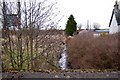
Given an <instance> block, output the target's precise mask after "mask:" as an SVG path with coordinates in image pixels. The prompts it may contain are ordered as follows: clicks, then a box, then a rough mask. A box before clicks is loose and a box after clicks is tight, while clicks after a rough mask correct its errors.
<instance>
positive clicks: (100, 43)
mask: <svg viewBox="0 0 120 80" xmlns="http://www.w3.org/2000/svg"><path fill="white" fill-rule="evenodd" d="M119 34H120V33H119ZM118 37H119V36H118V34H114V35H108V36H105V37H97V38H94V37H93V36H92V34H90V33H88V34H85V35H77V36H75V38H73V39H72V40H71V41H69V43H68V45H67V47H68V48H67V53H68V66H69V67H70V68H73V69H120V62H119V61H120V52H119V50H118V49H119V45H118Z"/></svg>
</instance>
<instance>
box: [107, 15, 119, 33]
mask: <svg viewBox="0 0 120 80" xmlns="http://www.w3.org/2000/svg"><path fill="white" fill-rule="evenodd" d="M117 32H118V24H117V20H116V17H115V14H114V15H113V19H112V22H111V26H110V31H109V33H110V34H114V33H117Z"/></svg>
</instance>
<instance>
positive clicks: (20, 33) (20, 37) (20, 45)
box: [18, 0, 23, 69]
mask: <svg viewBox="0 0 120 80" xmlns="http://www.w3.org/2000/svg"><path fill="white" fill-rule="evenodd" d="M20 16H21V12H20V1H19V0H18V29H19V33H18V34H19V35H18V47H19V53H20V66H19V68H20V69H22V65H23V57H22V30H21V26H20V25H21V23H20V21H21V20H20Z"/></svg>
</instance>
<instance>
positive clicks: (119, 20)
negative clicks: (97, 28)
mask: <svg viewBox="0 0 120 80" xmlns="http://www.w3.org/2000/svg"><path fill="white" fill-rule="evenodd" d="M116 6H117V8H116ZM119 6H120V5H119V4H117V3H116V4H115V5H114V9H113V11H112V16H111V19H110V23H109V27H110V25H111V23H112V19H113V15H115V17H116V20H117V24H118V25H120V9H119Z"/></svg>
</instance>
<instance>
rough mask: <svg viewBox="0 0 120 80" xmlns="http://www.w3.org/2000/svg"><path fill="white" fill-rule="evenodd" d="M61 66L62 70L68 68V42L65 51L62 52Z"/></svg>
mask: <svg viewBox="0 0 120 80" xmlns="http://www.w3.org/2000/svg"><path fill="white" fill-rule="evenodd" d="M59 66H60V68H61V69H62V70H65V69H67V53H66V44H65V45H64V49H63V52H62V54H61V58H60V60H59Z"/></svg>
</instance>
